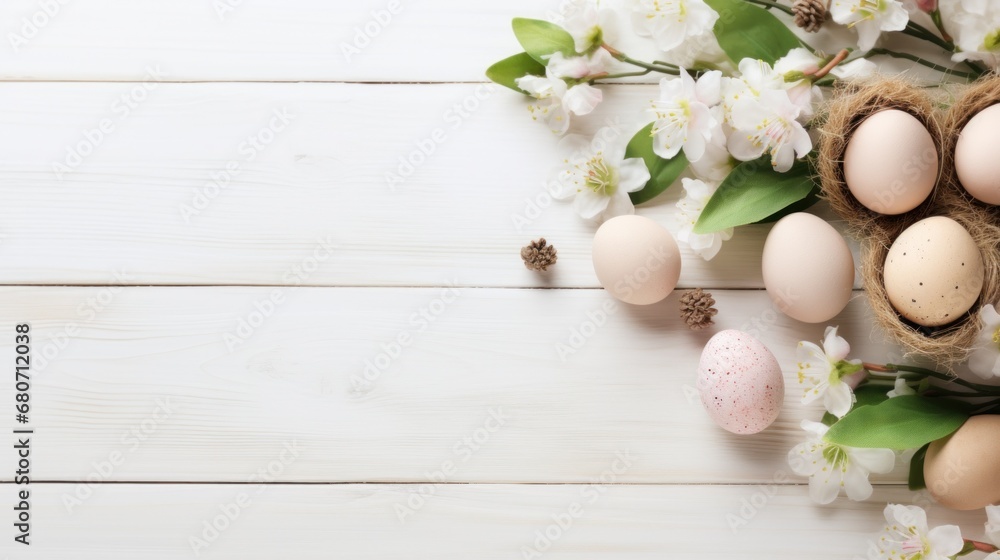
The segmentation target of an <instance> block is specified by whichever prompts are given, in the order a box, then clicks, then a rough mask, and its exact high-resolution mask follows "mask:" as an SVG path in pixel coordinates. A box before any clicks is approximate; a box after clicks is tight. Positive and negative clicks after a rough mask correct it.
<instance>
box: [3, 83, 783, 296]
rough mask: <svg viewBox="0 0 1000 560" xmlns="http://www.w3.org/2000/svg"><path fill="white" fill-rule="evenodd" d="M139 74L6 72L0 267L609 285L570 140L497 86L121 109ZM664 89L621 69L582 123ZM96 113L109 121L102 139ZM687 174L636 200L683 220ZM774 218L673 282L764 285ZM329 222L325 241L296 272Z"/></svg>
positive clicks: (54, 273)
mask: <svg viewBox="0 0 1000 560" xmlns="http://www.w3.org/2000/svg"><path fill="white" fill-rule="evenodd" d="M135 87H136V86H135V85H134V84H118V83H102V84H91V83H88V84H52V83H7V84H0V96H2V98H3V99H4V100H5V102H4V103H3V104H0V123H2V125H3V128H4V130H5V131H6V132H7V134H5V135H3V136H2V137H0V172H2V173H3V175H2V176H3V177H4V181H5V183H7V184H9V186H10V188H17V189H18V190H17V192H16V194H14V195H13V196H11V197H9V198H8V199H7V203H6V204H3V205H0V235H3V238H2V243H0V258H2V260H3V262H4V266H3V267H2V269H0V282H4V283H22V284H60V283H71V284H106V283H108V282H110V281H112V278H113V275H114V273H115V272H122V271H124V272H125V274H127V276H128V282H129V283H132V284H139V285H142V284H267V285H271V284H286V285H287V284H295V285H298V284H307V285H326V286H386V285H389V286H413V285H420V286H428V285H430V286H441V285H445V284H446V282H448V281H449V280H453V279H460V280H459V281H460V282H461V283H462V284H464V285H469V286H499V287H525V286H546V287H598V284H597V281H596V278H595V277H594V273H593V267H592V265H591V263H590V243H591V239H592V237H593V232H594V231H595V229H596V226H595V225H593V224H588V223H586V222H584V221H583V220H581V219H580V218H579V217H578V216H577V215H576V214H575V213H574V212H573V211H572V209H571V207H570V205H569V204H567V203H563V202H559V201H553V200H552V199H551V197H549V196H548V194H547V191H546V190H545V187H544V182H545V181H547V180H549V179H550V178H551V175H552V173H553V172H554V171H553V170H554V166H555V163H554V162H558V161H560V160H561V159H562V158H565V157H566V156H567V155H568V154H565V153H563V152H561V151H560V150H559V149H558V146H557V144H558V138H556V137H554V136H553V135H551V134H549V133H548V132H547V130H546V129H544V127H542V126H535V125H534V124H533V123H532V122H530V120H529V119H528V117H527V110H526V108H525V106H526V102H525V100H524V98H523V97H522V96H518V95H515V94H513V93H512V92H510V91H508V90H506V89H505V88H500V87H496V88H495V89H492V90H491V89H487V86H484V85H482V84H437V85H393V86H375V85H358V84H158V85H154V86H151V87H153V88H154V89H153V90H152V91H150V92H148V97H147V98H146V99H145V100H144V101H143V102H141V103H139V102H137V103H136V108H135V109H134V110H129V112H128V114H127V115H126V114H125V112H124V109H122V110H115V109H112V106H115V107H125V108H127V107H128V105H127V104H121V103H119V101H116V100H119V98H120V96H121V95H123V94H124V95H126V96H131V95H132V94H131V92H132V90H133V89H134V88H135ZM140 89H141V88H140ZM655 91H656V89H655V87H654V86H638V85H637V86H622V87H618V88H613V89H611V91H610V93H609V95H608V100H607V101H606V102H605V103H604V104H602V105H601V106H600V107H599V108H598V110H597V112H596V114H594V115H593V116H592V117H591V118H590V119H589V120H587V121H581V123H580V126H579V127H578V130H579V131H580V132H581V133H587V134H589V133H593V132H594V131H595V130H596V129H597V128H598V127H600V126H603V125H604V124H605V123H607V122H610V123H612V124H613V125H615V126H617V127H619V128H620V130H621V137H622V138H625V139H627V138H630V137H631V135H632V134H633V132H634V131H635V130H637V129H638V128H639V126H641V119H642V118H644V117H643V115H642V110H641V107H643V106H645V104H646V102H647V101H648V100H649V99H651V98H652V97H653V96H654V95H655ZM480 98H482V99H480ZM401 100H405V102H401ZM116 103H119V105H115V104H116ZM464 104H467V105H465V106H466V107H468V108H469V110H468V111H466V110H464V109H459V110H456V109H455V108H454V107H455V106H456V105H464ZM275 111H278V112H283V111H284V112H286V113H287V115H288V117H287V118H288V119H289V120H290V122H289V124H288V125H287V127H285V128H284V129H283V130H281V131H279V132H277V133H276V134H274V136H273V140H272V142H271V143H270V144H266V145H265V144H264V143H263V141H261V143H260V145H261V146H262V149H261V150H256V149H255V148H254V147H253V145H252V144H251V143H248V141H247V137H248V136H257V135H260V136H261V137H262V138H263V139H264V140H267V139H271V138H272V136H271V135H270V134H271V133H270V130H271V128H270V127H271V125H272V123H274V124H275V125H276V127H281V126H284V123H283V122H281V120H280V119H278V120H277V121H275V120H274V119H275V118H276V117H275V115H274V112H275ZM463 115H466V116H463ZM104 119H107V120H108V121H109V122H110V124H111V128H110V132H109V133H108V134H103V133H101V132H96V133H93V134H91V136H90V137H91V138H95V139H100V141H99V142H92V141H91V140H90V138H88V134H90V133H91V132H93V130H94V129H95V128H98V127H99V125H100V123H101V121H102V120H104ZM373 122H377V123H384V125H383V126H379V127H376V128H373V127H372V125H371V123H373ZM437 129H440V130H441V131H443V133H444V135H445V136H444V141H442V142H435V140H434V137H435V136H434V134H435V133H434V131H435V130H437ZM86 131H89V132H86ZM102 136H103V138H101V137H102ZM438 138H440V136H438ZM420 143H423V144H424V145H425V146H426V145H430V146H433V153H432V154H431V155H430V156H428V157H426V158H424V163H423V164H422V165H418V166H416V167H415V168H414V170H413V171H412V173H411V174H410V175H409V176H404V173H405V172H406V170H405V169H404V171H403V172H400V170H399V168H400V165H401V164H400V161H399V160H400V159H401V158H411V155H412V154H414V153H416V154H417V155H418V156H421V157H422V155H421V153H420V152H419V151H418V144H420ZM92 145H96V148H95V149H94V150H93V153H92V154H91V155H90V156H89V157H81V158H80V159H79V160H77V159H74V154H79V153H80V152H86V151H88V150H89V149H90V148H89V147H90V146H92ZM429 149H430V148H428V150H429ZM413 159H414V160H415V161H419V159H420V158H417V157H413ZM74 163H77V165H73V164H74ZM57 166H63V167H58V168H57ZM227 166H235V171H227ZM54 169H55V170H54ZM389 173H393V174H396V175H397V176H398V177H400V178H402V179H403V182H402V183H396V182H393V183H392V184H390V182H389V181H388V180H387V174H389ZM680 191H681V189H680V188H679V186H678V187H676V188H672V189H670V191H668V192H667V193H666V194H664V195H663V196H662V197H660V198H658V199H657V200H655V201H652V202H650V203H648V204H647V205H646V207H644V208H643V209H642V210H641V211H642V213H643V214H644V215H647V216H650V217H652V218H654V219H657V220H658V221H660V222H662V223H664V224H665V225H667V226H668V227H670V228H671V229H674V230H676V227H677V225H676V224H675V223H673V221H672V219H671V217H672V216H673V213H674V204H675V203H676V201H677V199H678V197H679V196H680V194H681V193H680ZM767 229H768V226H753V227H747V228H743V229H740V230H739V231H738V232H737V234H736V235H735V237H734V238H733V240H731V241H729V242H727V243H726V245H725V246H724V248H723V251H722V253H721V255H720V256H719V258H718V259H717V260H714V261H712V262H708V263H706V262H705V261H703V260H702V259H701V258H699V257H697V256H695V255H694V254H692V253H691V252H690V251H689V250H688V249H687V248H686V247H685V248H683V249H682V250H683V257H684V261H683V269H684V270H683V274H682V277H681V285H682V286H703V287H723V288H759V287H762V285H763V284H762V281H761V276H760V264H759V262H760V259H759V255H760V251H761V248H762V247H763V243H764V236H765V235H766V232H767ZM539 236H545V237H546V238H547V239H548V240H549V241H551V242H552V243H553V244H554V245H555V246H556V247H557V248H558V250H559V255H560V263H559V266H558V267H556V268H555V269H554V270H553V272H552V273H551V274H549V275H545V276H539V275H537V274H534V273H531V272H530V271H527V270H525V269H524V267H523V266H521V264H520V256H519V255H518V252H519V250H520V247H521V246H523V245H525V244H526V243H527V242H528V241H529V240H531V239H535V238H538V237H539ZM327 242H330V243H332V245H333V246H334V249H333V256H332V258H330V259H328V260H325V261H323V262H321V263H319V266H318V267H317V269H316V270H314V271H313V272H311V273H308V274H306V275H299V274H293V275H291V276H289V275H288V272H289V271H290V270H291V269H292V268H293V267H295V266H297V265H302V264H303V261H304V260H307V259H309V258H310V256H312V255H313V253H314V251H315V250H316V249H317V247H318V246H319V245H321V244H325V243H327Z"/></svg>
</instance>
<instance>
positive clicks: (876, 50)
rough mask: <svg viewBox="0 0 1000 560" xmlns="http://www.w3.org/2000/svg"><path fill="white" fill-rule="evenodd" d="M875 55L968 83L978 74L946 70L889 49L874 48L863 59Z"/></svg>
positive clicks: (929, 62) (913, 56) (937, 65)
mask: <svg viewBox="0 0 1000 560" xmlns="http://www.w3.org/2000/svg"><path fill="white" fill-rule="evenodd" d="M877 55H885V56H891V57H893V58H902V59H906V60H910V61H913V62H916V63H917V64H921V65H923V66H926V67H927V68H930V69H931V70H937V71H938V72H941V73H942V74H948V75H952V76H958V77H959V78H965V79H966V80H969V81H972V80H975V79H976V78H978V77H979V74H973V73H971V72H960V71H958V70H954V69H952V68H948V67H947V66H941V65H940V64H934V63H933V62H931V61H929V60H924V59H923V58H920V57H919V56H916V55H912V54H910V53H903V52H896V51H892V50H889V49H883V48H874V49H872V50H870V51H868V53H867V54H865V56H864V58H868V57H870V56H877Z"/></svg>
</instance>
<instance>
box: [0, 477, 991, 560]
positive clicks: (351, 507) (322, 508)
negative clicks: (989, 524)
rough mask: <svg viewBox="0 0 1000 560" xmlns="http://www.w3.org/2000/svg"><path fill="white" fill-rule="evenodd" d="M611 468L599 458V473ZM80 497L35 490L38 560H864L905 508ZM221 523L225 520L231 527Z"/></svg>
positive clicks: (787, 497)
mask: <svg viewBox="0 0 1000 560" xmlns="http://www.w3.org/2000/svg"><path fill="white" fill-rule="evenodd" d="M612 464H613V458H610V457H609V458H608V461H607V466H606V467H605V469H610V468H611V466H612ZM595 478H596V477H595ZM611 478H612V476H610V475H609V476H606V477H605V480H611ZM4 490H7V491H6V492H3V493H2V494H0V496H2V499H3V500H4V501H5V502H8V503H9V502H10V501H11V500H12V496H11V495H10V492H9V486H8V487H5V488H4ZM78 491H79V487H77V486H74V485H71V484H52V485H44V486H39V489H38V490H37V492H38V497H37V498H36V501H35V508H36V510H35V511H36V512H37V513H36V516H37V523H38V526H39V527H45V528H46V529H45V532H44V533H41V532H40V533H39V535H38V537H37V541H38V549H37V550H36V551H34V552H37V553H38V556H37V557H39V558H42V557H45V558H73V559H74V560H133V559H135V558H148V559H156V560H160V559H163V560H166V559H171V560H173V559H177V558H196V557H199V558H219V559H232V560H243V559H245V558H296V559H302V560H312V559H317V560H318V559H328V558H348V557H349V558H359V559H373V560H374V559H378V560H381V559H385V558H444V559H448V560H465V559H468V558H483V559H490V560H492V559H497V560H499V559H511V558H526V557H527V558H539V557H542V558H556V559H578V560H590V559H592V558H622V559H626V560H653V559H658V558H672V559H673V558H677V559H683V560H688V559H691V560H694V559H698V560H701V559H718V560H723V559H726V560H728V559H730V558H740V559H741V560H799V559H801V558H823V559H827V558H865V554H866V551H867V547H868V543H869V542H871V540H873V539H874V538H875V537H876V534H877V532H878V526H879V523H880V520H881V519H882V511H881V510H882V505H881V504H883V503H884V502H886V501H893V502H899V501H904V500H907V499H908V498H909V492H907V491H906V490H905V489H901V488H886V489H881V490H878V491H877V492H876V494H875V496H874V497H873V500H872V501H870V502H863V503H855V502H852V503H844V504H841V503H838V504H837V505H836V506H835V507H829V506H828V507H818V506H814V505H813V504H811V503H809V498H808V497H807V496H806V495H805V494H804V493H803V492H802V490H801V488H800V487H781V486H777V487H776V486H772V485H761V486H750V487H748V486H684V485H677V486H627V485H620V484H605V483H602V482H600V480H595V481H593V482H591V483H589V484H587V485H453V484H452V485H448V484H445V485H438V486H424V487H421V486H416V485H403V486H400V485H381V484H364V485H319V486H288V485H266V486H262V485H259V484H249V485H246V484H239V485H196V486H192V485H130V484H125V485H119V484H114V485H105V486H101V487H99V488H98V489H97V490H96V491H95V493H94V494H92V495H91V496H90V497H88V498H86V499H85V500H80V501H79V503H77V502H74V501H73V500H72V499H69V500H68V501H69V503H71V504H72V506H70V507H67V506H66V505H64V504H65V503H66V502H67V496H70V497H73V496H75V495H76V493H77V492H78ZM241 496H242V498H241ZM421 500H423V501H422V502H421ZM237 504H244V505H243V507H239V506H238V505H237ZM400 508H404V509H402V511H403V512H404V514H403V515H405V517H404V518H403V519H402V521H401V520H400V518H399V514H398V513H397V512H399V511H400ZM226 511H228V512H236V513H235V514H233V513H231V514H230V517H235V519H234V520H232V521H229V522H228V523H227V521H228V520H227V519H226V517H223V516H224V515H225V513H224V512H226ZM572 516H575V518H574V517H572ZM569 519H572V520H571V521H570V520H569ZM929 519H930V521H931V523H934V524H939V523H940V524H945V523H953V524H961V525H962V527H963V530H964V531H965V533H966V534H967V535H968V536H969V537H970V538H982V534H983V527H982V522H983V519H982V513H981V512H961V513H958V512H951V511H947V510H944V508H940V507H938V508H931V511H930V514H929ZM206 523H208V524H212V523H215V525H216V526H217V527H222V528H223V530H222V531H218V532H216V531H213V529H211V528H206ZM560 523H561V524H562V526H560ZM563 527H566V528H565V529H563ZM546 534H547V535H548V536H546ZM57 535H58V537H59V538H53V537H55V536H57ZM192 539H196V540H194V541H192ZM195 548H197V549H198V555H196V554H195V552H194V549H195ZM18 558H20V556H18Z"/></svg>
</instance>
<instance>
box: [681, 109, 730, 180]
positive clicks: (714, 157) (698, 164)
mask: <svg viewBox="0 0 1000 560" xmlns="http://www.w3.org/2000/svg"><path fill="white" fill-rule="evenodd" d="M727 128H728V125H726V124H725V123H722V126H721V128H720V129H717V131H716V133H715V134H713V135H712V139H711V140H710V141H709V142H708V144H706V145H705V153H704V154H703V155H702V156H701V157H700V158H698V161H692V162H689V163H690V164H691V171H692V172H693V173H694V175H695V177H697V178H699V179H701V180H702V181H711V182H716V183H721V182H722V181H723V180H725V178H726V177H727V176H729V173H730V172H731V171H732V170H733V168H734V167H735V163H734V162H735V160H734V159H733V156H732V155H730V153H729V149H728V148H726V139H727V137H728V133H727V132H726V129H727Z"/></svg>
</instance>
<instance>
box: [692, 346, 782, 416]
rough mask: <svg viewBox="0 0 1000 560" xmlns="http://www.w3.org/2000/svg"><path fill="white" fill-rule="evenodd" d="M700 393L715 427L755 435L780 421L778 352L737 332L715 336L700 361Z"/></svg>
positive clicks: (780, 393)
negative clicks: (774, 352) (778, 418)
mask: <svg viewBox="0 0 1000 560" xmlns="http://www.w3.org/2000/svg"><path fill="white" fill-rule="evenodd" d="M697 383H698V384H697V386H698V391H699V393H700V394H701V402H702V404H703V405H705V410H707V411H708V415H709V416H711V417H712V420H714V421H715V423H716V424H718V425H719V426H722V427H723V428H724V429H726V430H728V431H730V432H733V433H734V434H756V433H757V432H760V431H761V430H763V429H764V428H767V427H768V426H770V425H771V423H772V422H774V420H775V418H777V417H778V411H779V410H781V402H782V401H783V400H784V398H785V380H784V378H783V377H782V376H781V366H779V365H778V360H777V359H775V357H774V354H772V353H771V351H770V350H768V349H767V347H766V346H764V345H763V344H762V343H761V342H760V341H759V340H757V339H756V338H754V337H752V336H750V335H749V334H747V333H745V332H741V331H737V330H725V331H722V332H720V333H718V334H716V335H715V336H713V337H712V338H711V339H710V340H709V341H708V344H706V345H705V349H704V350H702V352H701V360H700V361H699V362H698V381H697Z"/></svg>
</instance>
